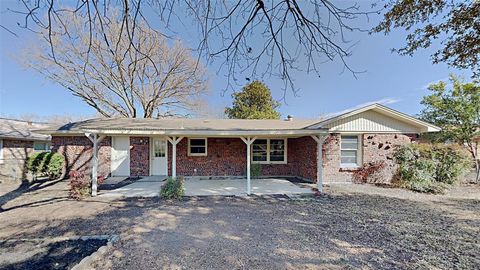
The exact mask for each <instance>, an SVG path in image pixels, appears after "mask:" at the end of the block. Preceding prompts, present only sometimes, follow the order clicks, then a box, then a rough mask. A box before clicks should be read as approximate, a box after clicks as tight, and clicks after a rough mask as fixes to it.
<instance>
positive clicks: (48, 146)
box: [33, 141, 51, 152]
mask: <svg viewBox="0 0 480 270" xmlns="http://www.w3.org/2000/svg"><path fill="white" fill-rule="evenodd" d="M36 143H44V144H45V147H44V148H43V149H38V150H37V149H35V144H36ZM33 151H35V152H50V151H51V143H50V142H44V141H33Z"/></svg>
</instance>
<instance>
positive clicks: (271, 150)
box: [252, 139, 287, 164]
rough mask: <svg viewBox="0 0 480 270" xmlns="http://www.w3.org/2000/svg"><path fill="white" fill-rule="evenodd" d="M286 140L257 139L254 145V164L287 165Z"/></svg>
mask: <svg viewBox="0 0 480 270" xmlns="http://www.w3.org/2000/svg"><path fill="white" fill-rule="evenodd" d="M286 144H287V140H286V139H257V140H255V141H254V142H253V144H252V162H253V163H263V164H268V163H280V164H285V163H287V151H286V147H285V146H286Z"/></svg>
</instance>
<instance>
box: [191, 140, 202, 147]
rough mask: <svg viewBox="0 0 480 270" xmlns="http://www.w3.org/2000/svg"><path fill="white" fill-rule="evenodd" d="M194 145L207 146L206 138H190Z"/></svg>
mask: <svg viewBox="0 0 480 270" xmlns="http://www.w3.org/2000/svg"><path fill="white" fill-rule="evenodd" d="M190 145H192V146H205V139H190Z"/></svg>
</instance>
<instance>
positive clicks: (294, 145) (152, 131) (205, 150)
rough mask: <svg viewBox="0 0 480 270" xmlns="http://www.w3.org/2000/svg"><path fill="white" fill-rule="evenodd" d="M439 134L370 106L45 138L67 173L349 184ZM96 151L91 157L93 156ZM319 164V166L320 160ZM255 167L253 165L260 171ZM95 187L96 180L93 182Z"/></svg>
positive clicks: (97, 128)
mask: <svg viewBox="0 0 480 270" xmlns="http://www.w3.org/2000/svg"><path fill="white" fill-rule="evenodd" d="M439 130H440V129H439V128H438V127H436V126H434V125H431V124H429V123H426V122H423V121H420V120H418V119H416V118H414V117H411V116H408V115H406V114H403V113H400V112H398V111H395V110H392V109H390V108H387V107H385V106H382V105H379V104H374V105H370V106H366V107H364V108H361V109H357V110H354V111H350V112H347V113H344V114H341V115H337V116H334V117H330V118H327V119H323V120H294V119H291V118H290V119H287V120H240V119H215V120H201V119H125V118H110V119H92V120H86V121H82V122H76V123H69V124H66V125H63V126H60V127H55V128H50V129H46V130H43V133H47V134H51V135H52V145H53V148H52V149H53V151H57V152H59V153H61V154H63V155H64V156H65V159H66V166H67V170H83V171H84V172H86V173H91V174H92V175H102V176H109V175H111V176H147V175H169V176H177V175H179V176H180V175H181V176H185V177H207V178H210V177H217V176H222V177H234V176H235V177H242V178H246V182H247V193H250V185H249V183H250V177H251V176H250V169H249V168H250V167H251V166H256V167H260V176H261V177H270V176H275V177H297V178H301V179H305V180H308V181H312V182H317V183H318V187H319V189H321V187H322V183H334V182H350V181H352V174H353V172H354V171H355V170H359V169H360V168H362V167H363V166H367V165H368V164H372V163H375V162H379V161H380V162H384V163H385V164H386V166H385V170H384V173H383V176H382V177H384V178H385V180H386V181H388V180H389V179H390V178H391V177H392V176H393V172H394V164H393V159H392V153H393V149H394V146H395V145H401V144H406V143H410V142H411V141H412V140H413V139H414V138H416V137H417V135H418V134H420V133H424V132H435V131H439ZM94 149H96V151H94ZM318 157H322V158H318ZM257 164H258V165H257ZM93 179H96V177H93Z"/></svg>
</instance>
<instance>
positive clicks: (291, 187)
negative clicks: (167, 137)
mask: <svg viewBox="0 0 480 270" xmlns="http://www.w3.org/2000/svg"><path fill="white" fill-rule="evenodd" d="M251 185H252V194H255V195H272V194H282V195H283V194H284V195H300V194H312V193H313V191H312V189H311V188H310V187H308V186H307V185H304V187H301V186H300V185H296V184H294V183H292V182H290V181H288V180H286V179H280V178H266V179H252V180H251ZM246 188H247V183H246V180H245V179H225V180H199V179H188V180H186V181H185V195H186V196H214V195H220V196H247V191H246Z"/></svg>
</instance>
